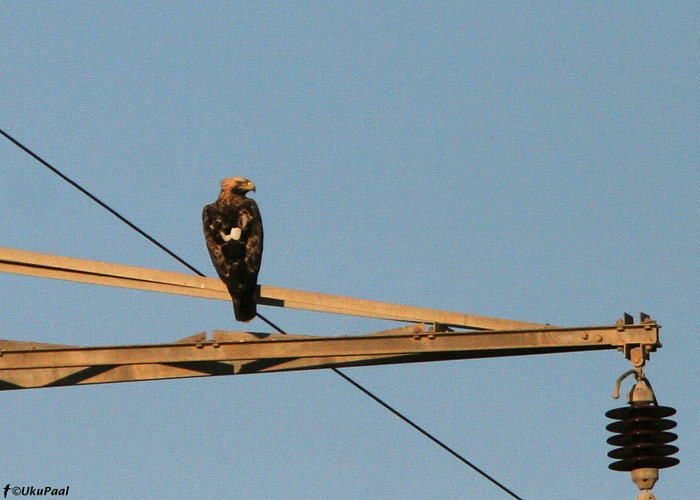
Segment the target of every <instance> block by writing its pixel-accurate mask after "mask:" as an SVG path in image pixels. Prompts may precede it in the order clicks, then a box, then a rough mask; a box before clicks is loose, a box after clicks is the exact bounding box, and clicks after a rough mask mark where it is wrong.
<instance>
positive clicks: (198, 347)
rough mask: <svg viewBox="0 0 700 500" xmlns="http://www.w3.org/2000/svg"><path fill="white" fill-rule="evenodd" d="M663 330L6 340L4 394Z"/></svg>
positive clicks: (638, 341)
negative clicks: (68, 342)
mask: <svg viewBox="0 0 700 500" xmlns="http://www.w3.org/2000/svg"><path fill="white" fill-rule="evenodd" d="M658 329H659V327H658V325H657V324H656V323H654V322H651V321H649V322H646V323H643V324H638V325H629V324H626V325H614V326H602V327H586V328H547V329H529V330H503V331H495V332H434V331H426V330H425V325H413V326H408V327H404V328H399V329H396V330H390V331H386V332H378V333H376V334H371V335H365V336H348V337H314V336H299V335H278V334H255V333H247V332H226V331H215V332H214V333H213V337H212V338H211V339H207V338H206V334H205V333H201V334H197V335H194V336H192V337H188V338H187V339H183V340H181V341H178V342H175V343H169V344H152V345H125V346H102V347H99V346H98V347H76V346H56V345H50V344H39V343H29V342H14V341H7V340H4V341H0V390H7V389H25V388H32V387H55V386H63V385H78V384H96V383H108V382H128V381H139V380H155V379H167V378H185V377H197V376H212V375H235V374H245V373H262V372H275V371H289V370H308V369H317V368H333V367H349V366H367V365H379V364H387V363H392V364H393V363H411V362H426V361H442V360H454V359H470V358H483V357H492V356H515V355H524V354H543V353H557V352H573V351H589V350H601V349H616V348H617V349H621V350H624V349H627V348H628V347H629V346H640V347H643V348H646V349H654V348H655V347H657V346H659V345H660V344H659V338H658Z"/></svg>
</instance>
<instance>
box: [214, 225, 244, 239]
mask: <svg viewBox="0 0 700 500" xmlns="http://www.w3.org/2000/svg"><path fill="white" fill-rule="evenodd" d="M219 234H220V235H221V239H223V240H224V241H231V240H236V241H238V240H239V239H240V238H241V228H240V227H232V228H231V231H229V233H228V234H226V233H224V232H223V231H219Z"/></svg>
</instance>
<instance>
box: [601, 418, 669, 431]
mask: <svg viewBox="0 0 700 500" xmlns="http://www.w3.org/2000/svg"><path fill="white" fill-rule="evenodd" d="M675 426H676V422H674V421H673V420H664V419H660V418H654V417H632V418H628V419H625V420H620V421H619V422H613V423H611V424H608V425H607V426H606V427H605V428H606V429H607V430H609V431H610V432H618V433H626V432H632V431H635V430H641V429H644V430H651V431H667V430H669V429H673V428H674V427H675Z"/></svg>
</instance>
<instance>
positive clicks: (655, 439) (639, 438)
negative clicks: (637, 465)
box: [608, 430, 678, 446]
mask: <svg viewBox="0 0 700 500" xmlns="http://www.w3.org/2000/svg"><path fill="white" fill-rule="evenodd" d="M676 439H678V436H677V435H676V434H674V433H673V432H656V431H650V430H646V431H645V430H640V431H637V432H628V433H627V434H618V435H615V436H610V437H609V438H608V444H611V445H613V446H629V445H634V444H638V443H651V444H665V443H670V442H671V441H675V440H676Z"/></svg>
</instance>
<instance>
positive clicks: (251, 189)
mask: <svg viewBox="0 0 700 500" xmlns="http://www.w3.org/2000/svg"><path fill="white" fill-rule="evenodd" d="M246 190H247V191H252V192H255V184H253V183H252V182H251V181H248V184H246Z"/></svg>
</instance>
